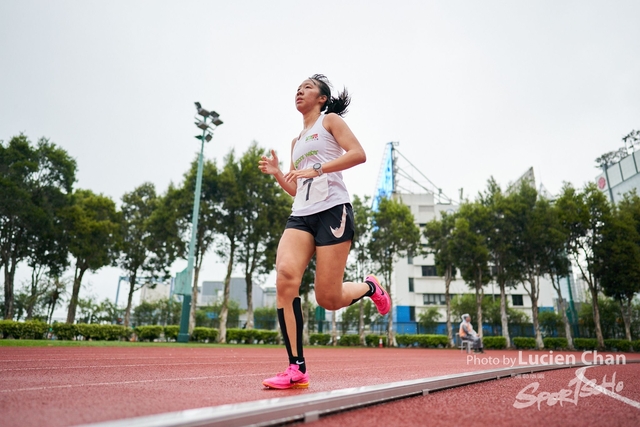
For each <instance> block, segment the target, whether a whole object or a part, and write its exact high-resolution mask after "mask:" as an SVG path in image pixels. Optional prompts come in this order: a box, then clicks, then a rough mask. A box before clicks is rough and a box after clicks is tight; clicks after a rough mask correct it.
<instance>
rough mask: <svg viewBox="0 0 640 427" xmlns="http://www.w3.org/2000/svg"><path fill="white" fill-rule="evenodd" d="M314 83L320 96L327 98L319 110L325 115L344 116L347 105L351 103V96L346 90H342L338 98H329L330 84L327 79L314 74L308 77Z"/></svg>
mask: <svg viewBox="0 0 640 427" xmlns="http://www.w3.org/2000/svg"><path fill="white" fill-rule="evenodd" d="M309 78H310V79H311V80H313V81H315V82H316V83H317V85H318V88H319V89H320V95H324V96H326V97H327V102H325V103H324V105H323V106H322V107H321V108H320V111H321V112H322V111H325V109H326V110H327V111H326V112H325V114H329V113H336V114H337V115H339V116H341V117H342V116H344V115H345V114H347V112H348V107H349V104H350V103H351V95H349V93H348V92H347V88H343V89H342V92H339V93H338V97H337V98H336V97H333V96H331V83H330V82H329V79H328V78H327V77H326V76H324V75H323V74H314V75H313V76H311V77H309Z"/></svg>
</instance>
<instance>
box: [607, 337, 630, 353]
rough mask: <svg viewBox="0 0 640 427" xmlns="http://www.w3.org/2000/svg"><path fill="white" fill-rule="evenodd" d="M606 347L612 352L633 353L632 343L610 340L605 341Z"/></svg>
mask: <svg viewBox="0 0 640 427" xmlns="http://www.w3.org/2000/svg"><path fill="white" fill-rule="evenodd" d="M604 346H605V348H606V349H607V350H610V351H631V341H627V340H618V339H609V340H604Z"/></svg>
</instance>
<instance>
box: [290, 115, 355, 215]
mask: <svg viewBox="0 0 640 427" xmlns="http://www.w3.org/2000/svg"><path fill="white" fill-rule="evenodd" d="M324 118H325V115H324V114H320V117H318V120H316V122H315V124H314V125H313V126H312V127H311V129H309V130H308V131H307V132H305V133H304V134H302V135H300V137H299V138H298V140H297V141H296V143H295V145H294V146H293V151H292V153H291V154H292V155H291V158H292V159H293V166H294V167H295V168H296V170H300V169H307V168H312V167H313V165H314V164H316V163H323V164H324V163H326V162H329V161H331V160H334V159H337V158H338V157H340V156H342V154H344V150H343V149H342V147H340V145H339V144H338V142H337V141H336V140H335V138H334V137H333V135H331V133H330V132H329V131H327V130H326V129H325V128H324V126H323V124H322V122H323V120H324ZM343 203H351V199H350V197H349V192H348V191H347V187H346V186H345V185H344V181H343V180H342V172H330V173H323V174H322V175H321V176H316V177H313V178H307V179H304V178H301V179H298V188H297V190H296V197H295V199H294V200H293V207H292V209H291V214H292V215H294V216H306V215H312V214H315V213H318V212H322V211H326V210H327V209H330V208H332V207H334V206H337V205H340V204H343Z"/></svg>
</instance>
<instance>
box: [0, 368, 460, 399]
mask: <svg viewBox="0 0 640 427" xmlns="http://www.w3.org/2000/svg"><path fill="white" fill-rule="evenodd" d="M395 366H397V365H388V366H381V367H382V368H391V367H395ZM361 370H362V367H354V368H346V369H342V371H361ZM313 372H314V373H315V372H333V370H331V369H316V370H314V371H313ZM458 374H460V373H458ZM462 374H468V372H465V373H462ZM270 375H273V372H268V373H265V372H262V373H255V374H240V375H239V374H233V375H213V376H205V377H181V378H160V379H150V380H132V381H113V382H100V383H81V384H60V385H53V386H40V387H25V388H14V389H4V390H0V393H14V392H20V391H41V390H56V389H69V388H77V387H108V386H120V385H125V384H148V383H153V382H168V381H199V380H210V379H217V378H236V377H256V376H257V377H260V378H264V377H268V376H270Z"/></svg>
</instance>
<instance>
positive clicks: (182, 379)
mask: <svg viewBox="0 0 640 427" xmlns="http://www.w3.org/2000/svg"><path fill="white" fill-rule="evenodd" d="M263 375H265V374H244V375H238V374H234V375H214V376H207V377H186V378H161V379H153V380H136V381H114V382H102V383H83V384H61V385H53V386H42V387H26V388H14V389H7V390H0V393H15V392H18V391H41V390H55V389H63V388H77V387H105V386H107V387H108V386H120V385H124V384H147V383H155V382H170V381H200V380H211V379H218V378H237V377H254V376H263Z"/></svg>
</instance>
